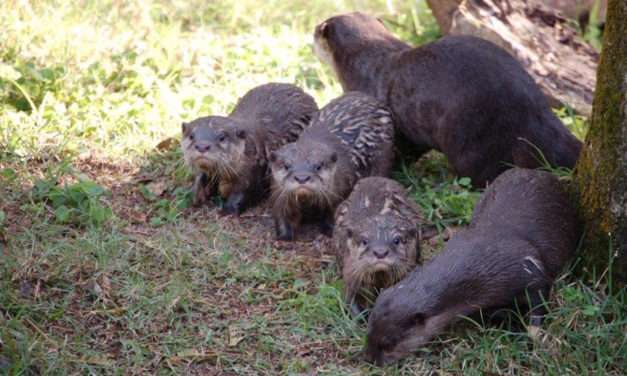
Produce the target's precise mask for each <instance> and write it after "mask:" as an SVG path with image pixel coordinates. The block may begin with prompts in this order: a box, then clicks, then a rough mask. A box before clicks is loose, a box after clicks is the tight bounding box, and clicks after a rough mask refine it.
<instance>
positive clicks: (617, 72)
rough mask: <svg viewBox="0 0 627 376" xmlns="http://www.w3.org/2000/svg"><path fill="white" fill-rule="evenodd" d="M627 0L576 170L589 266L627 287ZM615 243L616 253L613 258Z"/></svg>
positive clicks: (609, 38)
mask: <svg viewBox="0 0 627 376" xmlns="http://www.w3.org/2000/svg"><path fill="white" fill-rule="evenodd" d="M625 20H627V0H609V1H608V7H607V18H606V22H605V31H604V38H603V53H602V55H601V61H600V63H599V70H598V73H597V86H596V92H595V96H594V106H593V107H594V108H593V112H592V119H591V124H590V130H589V131H588V136H587V138H586V143H585V146H584V148H583V150H582V153H581V157H580V159H579V162H578V163H577V167H576V169H575V180H576V183H577V188H578V194H579V198H580V204H581V212H582V214H583V218H584V220H585V222H586V229H587V231H586V232H587V233H586V238H585V244H584V248H583V250H584V257H585V259H586V264H585V265H586V267H595V268H596V270H597V271H603V270H604V269H605V268H606V267H607V266H608V264H610V263H612V271H613V275H614V277H615V278H614V281H616V282H618V285H619V286H620V285H625V284H626V283H627V94H626V91H627V22H626V21H625ZM610 244H611V246H612V248H611V249H612V250H613V254H612V255H610V252H609V250H610Z"/></svg>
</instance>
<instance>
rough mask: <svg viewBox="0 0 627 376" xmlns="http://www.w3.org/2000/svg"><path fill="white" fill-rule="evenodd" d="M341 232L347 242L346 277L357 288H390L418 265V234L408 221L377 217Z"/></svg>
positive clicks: (386, 216)
mask: <svg viewBox="0 0 627 376" xmlns="http://www.w3.org/2000/svg"><path fill="white" fill-rule="evenodd" d="M342 231H346V239H347V240H346V248H345V249H344V252H345V260H346V262H345V263H344V270H343V277H344V279H345V280H346V281H350V285H353V286H354V288H355V289H357V288H359V287H375V288H378V289H383V288H386V287H389V286H391V285H393V284H394V283H396V282H398V281H399V280H401V279H402V278H404V277H405V275H406V274H407V273H408V272H409V271H410V270H412V269H413V268H414V267H415V266H416V259H417V247H418V231H417V230H416V227H415V226H412V224H411V223H409V222H408V221H404V220H402V219H400V218H398V217H394V216H392V215H378V216H376V217H374V218H369V219H366V220H365V221H362V222H359V223H357V224H356V225H354V226H352V227H347V228H345V229H342ZM375 282H376V283H375ZM377 284H382V285H377ZM354 292H356V291H352V293H354Z"/></svg>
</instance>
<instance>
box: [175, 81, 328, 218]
mask: <svg viewBox="0 0 627 376" xmlns="http://www.w3.org/2000/svg"><path fill="white" fill-rule="evenodd" d="M315 111H317V105H316V103H315V101H314V100H313V98H312V97H311V96H309V95H308V94H306V93H305V92H303V91H302V90H301V89H300V88H298V87H296V86H294V85H290V84H280V83H270V84H265V85H261V86H258V87H255V88H253V89H252V90H250V91H249V92H248V93H246V95H244V96H243V97H242V98H241V99H240V100H239V101H238V103H237V105H236V106H235V109H234V110H233V111H232V112H231V114H230V115H229V116H228V117H222V116H207V117H202V118H199V119H196V120H194V121H192V122H190V123H183V127H182V128H183V139H182V141H181V146H182V148H183V155H184V158H185V161H186V163H187V164H188V165H189V166H190V167H191V168H192V169H193V170H194V172H195V173H196V179H195V182H194V186H193V191H194V204H195V205H200V204H203V203H205V202H207V201H208V200H209V199H210V197H211V196H212V195H213V194H214V193H215V191H216V190H217V193H218V194H219V195H220V196H221V197H222V198H223V199H224V200H226V202H225V204H224V206H223V208H222V212H223V213H224V214H239V213H240V212H241V211H242V210H244V209H245V208H246V207H249V206H251V205H253V204H255V203H256V202H257V201H258V200H259V199H261V198H263V197H264V196H265V195H266V193H267V191H268V189H269V170H268V155H269V154H270V153H271V152H273V151H275V150H277V149H278V148H280V147H281V146H283V145H284V144H286V143H288V142H293V141H295V140H296V139H297V138H298V136H299V135H300V133H301V132H302V131H303V129H304V128H305V127H306V126H307V125H308V123H309V120H310V119H311V116H312V115H313V114H314V112H315ZM204 148H207V150H205V149H204Z"/></svg>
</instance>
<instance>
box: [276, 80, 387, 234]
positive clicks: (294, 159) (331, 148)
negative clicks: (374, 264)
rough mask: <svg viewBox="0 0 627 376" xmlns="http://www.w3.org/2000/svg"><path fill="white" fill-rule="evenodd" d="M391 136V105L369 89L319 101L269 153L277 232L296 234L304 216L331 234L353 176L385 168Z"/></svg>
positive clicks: (378, 173) (379, 172) (381, 172)
mask: <svg viewBox="0 0 627 376" xmlns="http://www.w3.org/2000/svg"><path fill="white" fill-rule="evenodd" d="M393 139H394V124H393V122H392V116H391V113H390V111H389V110H388V109H387V107H386V106H385V105H384V104H383V103H381V102H379V101H378V100H376V99H375V98H372V97H370V96H369V95H366V94H363V93H358V92H352V93H346V94H344V95H342V96H341V97H339V98H336V99H334V100H332V101H331V102H329V104H327V105H326V106H325V107H323V108H322V109H321V110H320V111H319V112H318V113H316V114H315V115H314V117H313V118H312V120H311V124H310V126H309V127H308V128H307V129H306V130H305V131H304V132H303V133H302V134H301V135H300V137H299V138H298V140H297V141H296V142H294V143H290V144H287V145H284V146H283V147H282V148H281V149H279V150H278V151H276V152H275V153H272V154H271V155H270V161H271V165H270V167H271V170H272V177H273V184H272V196H271V197H272V198H271V201H272V214H273V217H274V221H275V226H276V235H277V238H278V239H279V240H294V236H295V230H297V229H298V227H299V225H300V222H301V220H302V219H303V218H305V219H309V221H310V222H318V224H319V225H320V228H321V230H322V232H323V233H325V234H327V235H329V234H330V233H331V232H332V229H333V214H334V211H335V208H336V207H337V205H338V204H339V203H340V202H341V201H342V200H343V199H344V198H346V196H348V194H349V193H350V191H351V189H352V188H353V186H354V185H355V183H356V182H357V180H359V179H360V178H362V177H367V176H371V175H375V176H387V175H388V174H389V172H390V169H391V167H392V163H393V159H394V151H393V141H394V140H393Z"/></svg>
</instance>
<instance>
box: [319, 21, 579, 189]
mask: <svg viewBox="0 0 627 376" xmlns="http://www.w3.org/2000/svg"><path fill="white" fill-rule="evenodd" d="M314 52H315V53H316V55H317V56H318V57H319V58H320V60H322V61H323V62H325V63H327V64H328V65H330V66H331V68H332V70H333V71H335V74H336V75H337V77H338V78H339V81H340V83H341V85H342V87H343V88H344V90H345V91H361V92H364V93H367V94H370V95H372V96H374V97H376V98H378V99H379V100H381V101H383V102H385V103H387V104H388V106H390V109H391V110H392V113H393V114H394V116H395V122H396V125H397V126H398V130H399V133H401V134H402V135H404V137H405V138H407V139H408V140H409V141H411V143H412V144H413V145H414V147H415V148H416V153H417V154H418V155H419V154H421V153H424V152H426V151H428V150H429V149H436V150H438V151H440V152H442V153H444V154H445V155H446V157H447V158H448V160H449V163H450V165H451V166H452V168H453V170H454V172H455V173H456V174H458V175H460V176H468V177H470V178H471V179H472V183H473V185H474V186H477V187H483V186H485V184H486V183H487V182H489V181H491V180H493V179H494V178H496V177H497V176H498V175H499V174H500V173H501V172H503V171H505V170H506V169H508V168H510V167H511V166H512V165H516V166H519V167H524V168H536V167H539V166H542V165H544V164H545V162H548V163H549V164H551V165H553V166H560V167H567V168H573V166H574V165H575V162H576V161H577V158H578V156H579V151H580V150H581V142H580V141H579V140H577V139H576V138H575V137H574V136H573V135H572V134H571V133H570V131H569V130H568V129H567V128H566V127H565V126H564V125H563V124H562V122H561V121H560V120H559V119H558V118H557V117H556V116H555V114H553V112H552V111H551V108H550V107H549V104H548V101H547V99H546V97H545V96H544V94H543V93H542V92H541V90H540V88H539V87H538V85H537V84H536V83H535V82H534V81H533V79H532V77H531V76H530V75H529V74H528V73H527V72H526V71H525V69H524V68H523V67H522V66H521V65H520V63H518V61H516V59H515V58H514V57H512V56H511V55H510V54H509V53H508V52H506V51H505V50H503V49H502V48H500V47H498V46H496V45H494V44H493V43H491V42H488V41H486V40H483V39H480V38H476V37H471V36H446V37H443V38H441V39H439V40H437V41H435V42H432V43H428V44H425V45H423V46H421V47H418V48H412V47H411V46H410V45H408V44H406V43H404V42H402V41H400V40H399V39H397V38H396V37H394V35H392V34H391V33H390V32H389V31H388V30H387V29H386V28H385V26H384V25H383V24H382V23H381V21H379V20H378V19H376V18H374V17H371V16H368V15H366V14H363V13H359V12H357V13H349V14H343V15H339V16H335V17H332V18H329V19H328V20H326V21H324V22H322V23H321V24H319V25H318V26H317V27H316V29H315V33H314ZM538 152H541V153H542V155H539V153H538Z"/></svg>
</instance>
